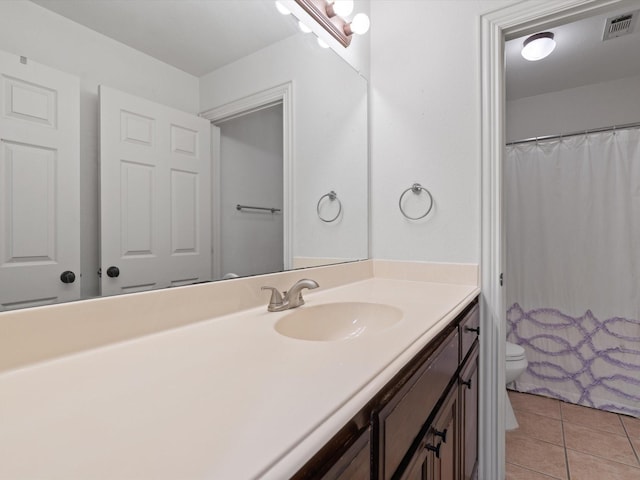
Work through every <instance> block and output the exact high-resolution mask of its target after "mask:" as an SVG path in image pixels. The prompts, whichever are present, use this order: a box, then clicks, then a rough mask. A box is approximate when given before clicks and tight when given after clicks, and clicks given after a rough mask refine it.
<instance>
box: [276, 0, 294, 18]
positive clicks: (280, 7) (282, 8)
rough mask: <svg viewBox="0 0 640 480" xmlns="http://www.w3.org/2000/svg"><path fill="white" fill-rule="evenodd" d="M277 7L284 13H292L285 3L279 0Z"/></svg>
mask: <svg viewBox="0 0 640 480" xmlns="http://www.w3.org/2000/svg"><path fill="white" fill-rule="evenodd" d="M276 8H277V9H278V11H279V12H280V13H281V14H282V15H291V12H290V11H289V9H288V8H287V7H285V6H284V5H282V3H280V2H278V1H277V0H276Z"/></svg>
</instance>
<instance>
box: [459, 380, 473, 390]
mask: <svg viewBox="0 0 640 480" xmlns="http://www.w3.org/2000/svg"><path fill="white" fill-rule="evenodd" d="M460 383H461V384H462V385H465V386H466V387H467V388H468V389H469V390H471V379H469V380H467V381H464V380H460Z"/></svg>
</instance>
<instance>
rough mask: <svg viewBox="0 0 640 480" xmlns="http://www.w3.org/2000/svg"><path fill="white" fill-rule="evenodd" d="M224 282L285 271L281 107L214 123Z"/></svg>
mask: <svg viewBox="0 0 640 480" xmlns="http://www.w3.org/2000/svg"><path fill="white" fill-rule="evenodd" d="M216 126H217V127H219V128H220V217H219V218H220V225H219V228H220V250H221V257H222V258H221V267H220V268H221V272H222V278H234V277H235V276H246V275H259V274H264V273H272V272H279V271H281V270H282V269H283V268H284V258H283V253H284V245H283V221H282V200H283V184H282V179H283V175H282V173H283V162H282V154H283V151H282V149H283V141H282V103H281V102H280V103H278V104H276V105H272V106H269V107H267V108H263V109H261V110H257V111H252V112H250V113H247V114H245V115H239V116H235V117H233V118H231V119H229V120H226V121H222V122H218V123H217V124H216Z"/></svg>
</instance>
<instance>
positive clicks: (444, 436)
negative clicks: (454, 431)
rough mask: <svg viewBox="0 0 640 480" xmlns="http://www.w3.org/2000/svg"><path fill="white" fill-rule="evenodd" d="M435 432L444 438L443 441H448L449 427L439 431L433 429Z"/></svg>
mask: <svg viewBox="0 0 640 480" xmlns="http://www.w3.org/2000/svg"><path fill="white" fill-rule="evenodd" d="M433 434H434V435H436V436H438V437H440V438H442V443H447V429H446V428H445V429H444V430H443V431H441V432H439V431H438V430H436V429H435V428H434V429H433Z"/></svg>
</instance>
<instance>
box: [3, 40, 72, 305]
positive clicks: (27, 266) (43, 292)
mask: <svg viewBox="0 0 640 480" xmlns="http://www.w3.org/2000/svg"><path fill="white" fill-rule="evenodd" d="M79 98H80V88H79V80H78V79H77V78H76V77H73V76H71V75H68V74H66V73H63V72H59V71H57V70H54V69H52V68H48V67H45V66H43V65H39V64H37V63H36V62H33V61H31V60H28V59H26V58H23V57H19V56H18V55H13V54H9V53H6V52H1V51H0V310H9V309H13V308H21V307H29V306H37V305H46V304H49V303H55V302H61V301H68V300H75V299H78V298H80V198H79V197H80V183H79V182H80V173H79V167H80V162H79V158H80V157H79V149H80V146H79V143H80V134H79V128H80V120H79V118H80V107H79V105H80V103H79Z"/></svg>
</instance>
